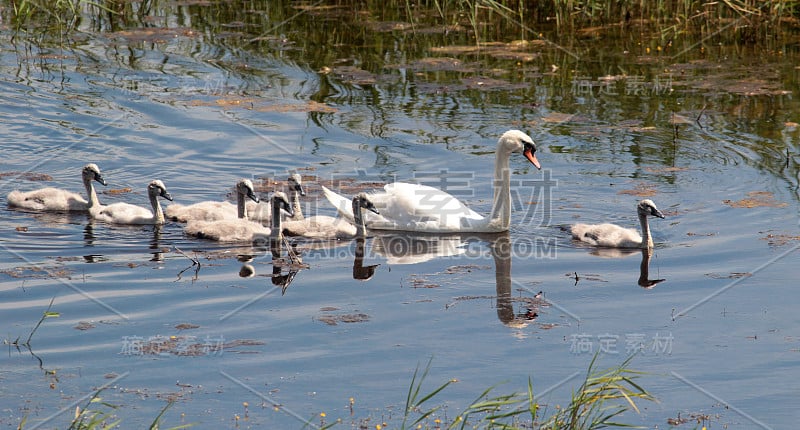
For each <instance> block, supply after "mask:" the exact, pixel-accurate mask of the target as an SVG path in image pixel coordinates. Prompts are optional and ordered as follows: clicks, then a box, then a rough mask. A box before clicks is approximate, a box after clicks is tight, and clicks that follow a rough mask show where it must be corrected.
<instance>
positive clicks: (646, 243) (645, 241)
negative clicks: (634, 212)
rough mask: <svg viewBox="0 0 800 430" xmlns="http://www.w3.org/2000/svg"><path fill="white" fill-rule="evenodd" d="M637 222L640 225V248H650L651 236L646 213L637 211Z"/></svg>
mask: <svg viewBox="0 0 800 430" xmlns="http://www.w3.org/2000/svg"><path fill="white" fill-rule="evenodd" d="M639 224H641V225H642V248H643V249H650V248H652V247H653V237H652V236H650V223H649V222H647V214H644V213H639Z"/></svg>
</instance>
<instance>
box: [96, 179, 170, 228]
mask: <svg viewBox="0 0 800 430" xmlns="http://www.w3.org/2000/svg"><path fill="white" fill-rule="evenodd" d="M147 196H148V197H149V198H150V206H151V207H152V208H153V210H152V211H150V210H149V209H147V208H143V207H141V206H136V205H132V204H130V203H113V204H110V205H108V206H105V207H103V208H102V209H101V210H100V211H98V212H96V213H93V214H92V217H93V218H94V219H96V220H98V221H104V222H108V223H112V224H136V225H161V224H164V221H165V219H164V212H163V211H162V210H161V203H160V202H159V201H158V198H159V197H163V198H165V199H167V200H170V201H172V196H171V195H170V194H169V192H167V187H166V186H165V185H164V183H163V182H161V181H159V180H158V179H156V180H154V181H152V182H150V183H149V184H148V185H147Z"/></svg>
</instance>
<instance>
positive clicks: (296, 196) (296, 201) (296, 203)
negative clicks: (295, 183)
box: [289, 187, 303, 220]
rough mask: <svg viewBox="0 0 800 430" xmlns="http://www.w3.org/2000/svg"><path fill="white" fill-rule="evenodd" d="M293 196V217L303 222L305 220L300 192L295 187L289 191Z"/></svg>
mask: <svg viewBox="0 0 800 430" xmlns="http://www.w3.org/2000/svg"><path fill="white" fill-rule="evenodd" d="M289 194H290V195H291V202H292V212H293V213H294V215H292V219H293V220H301V219H303V211H302V210H301V209H300V191H297V190H296V189H295V188H294V187H292V189H291V190H290V191H289Z"/></svg>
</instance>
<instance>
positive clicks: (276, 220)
mask: <svg viewBox="0 0 800 430" xmlns="http://www.w3.org/2000/svg"><path fill="white" fill-rule="evenodd" d="M270 206H272V219H271V220H270V233H269V238H270V240H279V239H280V238H281V237H282V235H283V232H282V231H281V205H280V204H279V203H278V202H277V201H276V200H272V204H271V205H270Z"/></svg>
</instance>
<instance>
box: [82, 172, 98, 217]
mask: <svg viewBox="0 0 800 430" xmlns="http://www.w3.org/2000/svg"><path fill="white" fill-rule="evenodd" d="M93 180H94V178H93V177H92V176H91V175H83V185H84V186H85V187H86V195H88V196H89V209H90V210H91V209H93V208H97V207H100V200H98V198H97V191H95V189H94V184H93V183H92V181H93Z"/></svg>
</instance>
